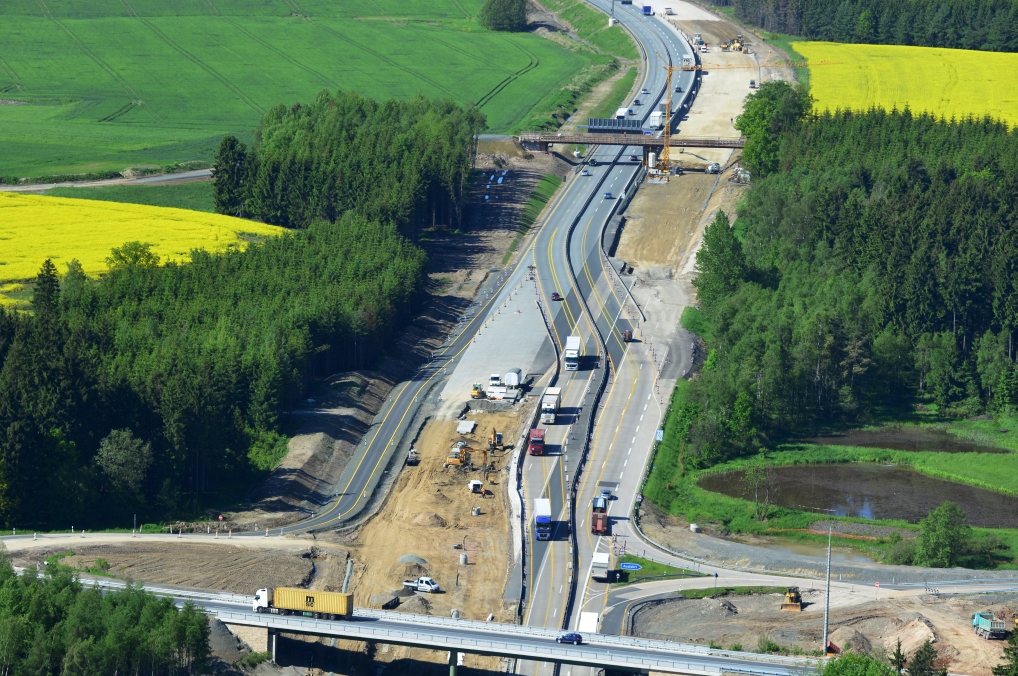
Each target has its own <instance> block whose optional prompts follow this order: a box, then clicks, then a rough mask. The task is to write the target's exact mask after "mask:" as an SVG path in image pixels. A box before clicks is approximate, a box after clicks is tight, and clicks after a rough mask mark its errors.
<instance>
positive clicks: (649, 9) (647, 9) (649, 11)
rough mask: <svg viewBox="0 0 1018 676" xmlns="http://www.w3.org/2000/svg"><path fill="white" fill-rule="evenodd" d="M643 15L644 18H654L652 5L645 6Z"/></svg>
mask: <svg viewBox="0 0 1018 676" xmlns="http://www.w3.org/2000/svg"><path fill="white" fill-rule="evenodd" d="M643 15H644V16H654V8H653V7H651V6H650V5H644V6H643Z"/></svg>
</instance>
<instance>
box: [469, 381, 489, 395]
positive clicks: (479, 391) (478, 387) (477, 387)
mask: <svg viewBox="0 0 1018 676" xmlns="http://www.w3.org/2000/svg"><path fill="white" fill-rule="evenodd" d="M470 398H471V399H486V398H487V395H486V394H485V393H484V385H482V384H481V383H474V386H473V387H472V388H471V389H470Z"/></svg>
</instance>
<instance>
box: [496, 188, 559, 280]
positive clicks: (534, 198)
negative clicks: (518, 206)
mask: <svg viewBox="0 0 1018 676" xmlns="http://www.w3.org/2000/svg"><path fill="white" fill-rule="evenodd" d="M560 185H562V179H561V178H559V177H558V176H556V175H555V174H545V175H544V178H542V179H541V181H540V182H539V183H538V184H537V187H536V188H534V192H532V193H530V199H529V200H527V206H525V207H523V213H522V214H521V215H520V225H519V227H518V228H517V229H516V237H515V238H514V239H513V241H512V244H510V245H509V250H508V251H506V253H505V255H504V256H503V257H502V265H505V264H506V263H508V262H509V259H510V258H511V257H512V255H513V253H515V251H516V249H518V248H519V246H520V242H522V241H523V238H524V237H526V236H527V233H528V232H530V228H531V227H532V226H533V225H534V223H535V222H536V221H537V217H538V216H540V215H541V211H543V210H544V208H545V207H546V206H548V202H549V201H550V200H551V198H552V195H554V194H555V191H556V190H558V187H559V186H560Z"/></svg>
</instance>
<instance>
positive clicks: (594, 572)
mask: <svg viewBox="0 0 1018 676" xmlns="http://www.w3.org/2000/svg"><path fill="white" fill-rule="evenodd" d="M610 563H611V555H610V554H609V553H608V552H594V554H593V556H591V558H590V576H591V577H605V576H607V575H608V566H609V565H610Z"/></svg>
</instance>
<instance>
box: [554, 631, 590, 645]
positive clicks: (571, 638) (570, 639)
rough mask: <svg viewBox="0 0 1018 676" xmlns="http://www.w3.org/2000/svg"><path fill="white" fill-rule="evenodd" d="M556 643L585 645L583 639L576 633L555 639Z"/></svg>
mask: <svg viewBox="0 0 1018 676" xmlns="http://www.w3.org/2000/svg"><path fill="white" fill-rule="evenodd" d="M555 643H572V644H573V645H580V644H581V643H583V637H582V636H580V635H579V634H577V633H576V632H572V631H571V632H569V633H568V634H562V635H561V636H558V637H556V638H555Z"/></svg>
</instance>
